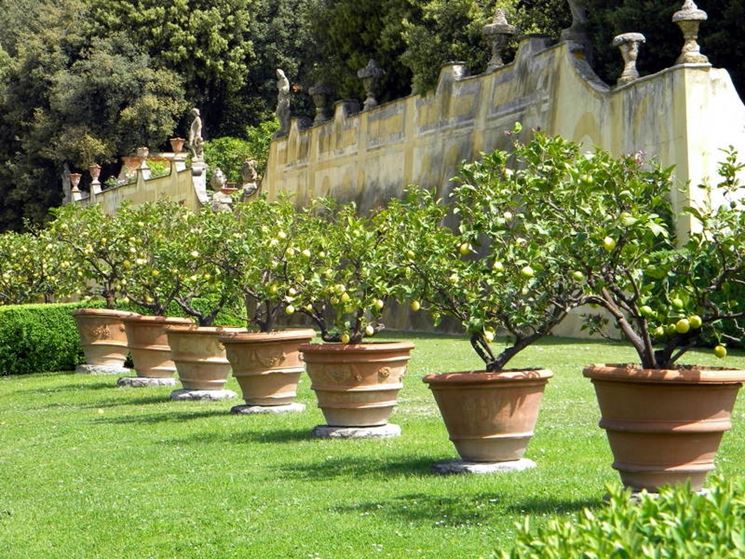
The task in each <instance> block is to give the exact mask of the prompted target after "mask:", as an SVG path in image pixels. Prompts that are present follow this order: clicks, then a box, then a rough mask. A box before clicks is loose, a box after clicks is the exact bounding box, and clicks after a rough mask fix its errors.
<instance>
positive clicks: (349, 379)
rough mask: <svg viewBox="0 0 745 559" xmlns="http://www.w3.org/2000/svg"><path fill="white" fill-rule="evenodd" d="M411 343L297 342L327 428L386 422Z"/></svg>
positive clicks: (391, 411) (392, 407) (374, 424)
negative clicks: (328, 426) (299, 344)
mask: <svg viewBox="0 0 745 559" xmlns="http://www.w3.org/2000/svg"><path fill="white" fill-rule="evenodd" d="M412 349H414V344H411V343H408V342H389V343H372V344H304V345H301V346H300V351H301V353H302V355H303V360H304V361H305V364H306V370H307V371H308V376H310V380H311V382H312V384H311V388H312V389H313V390H314V391H315V393H316V398H317V399H318V407H319V408H321V411H323V415H324V417H325V418H326V422H327V424H328V425H330V426H332V427H374V426H376V425H385V424H386V423H388V419H389V418H390V416H391V414H392V413H393V409H394V408H395V407H396V403H397V396H398V391H399V390H401V388H402V387H403V384H402V383H401V380H402V378H403V376H404V373H405V372H406V364H407V363H408V361H409V356H410V353H411V350H412Z"/></svg>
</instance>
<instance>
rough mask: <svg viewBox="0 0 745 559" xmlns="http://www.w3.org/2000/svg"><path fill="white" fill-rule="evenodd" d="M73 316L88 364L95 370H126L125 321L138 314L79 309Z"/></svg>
mask: <svg viewBox="0 0 745 559" xmlns="http://www.w3.org/2000/svg"><path fill="white" fill-rule="evenodd" d="M72 314H73V316H74V317H75V325H76V326H77V328H78V333H79V334H80V343H81V344H82V346H83V352H84V353H85V361H86V363H87V364H88V365H90V366H92V367H104V368H105V367H111V368H120V369H121V368H123V367H124V360H125V359H126V358H127V352H128V351H129V350H128V348H127V333H126V331H125V329H124V322H122V319H124V318H126V317H130V316H131V317H134V316H138V315H137V314H135V313H131V312H124V311H115V310H110V309H77V310H75V311H73V313H72Z"/></svg>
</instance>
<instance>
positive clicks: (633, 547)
mask: <svg viewBox="0 0 745 559" xmlns="http://www.w3.org/2000/svg"><path fill="white" fill-rule="evenodd" d="M743 525H745V480H743V479H742V478H738V479H736V480H726V481H725V480H724V479H722V478H718V479H714V480H713V483H712V485H711V488H710V491H709V492H708V493H707V494H705V495H699V494H696V493H693V492H692V491H691V489H690V487H685V486H682V487H676V488H663V489H662V490H661V491H660V493H659V495H658V496H650V495H647V494H642V496H641V497H640V499H639V501H638V502H635V501H632V500H631V499H630V494H629V492H628V491H624V490H622V489H620V488H615V489H611V490H610V499H609V502H608V504H607V505H606V506H604V507H603V508H601V509H599V510H595V511H593V510H589V509H584V510H583V511H582V512H580V513H579V514H577V516H576V517H575V518H570V519H566V520H552V521H551V522H549V523H548V525H547V526H545V527H542V528H539V529H537V530H531V529H530V524H529V521H528V520H526V521H525V523H524V524H523V525H521V526H519V527H518V530H519V533H518V538H517V544H516V545H515V547H514V548H513V549H512V550H511V551H510V552H509V553H506V552H503V553H502V555H501V557H502V559H522V558H527V557H530V558H531V559H565V558H567V557H576V558H585V557H586V558H591V557H598V558H599V557H602V558H605V559H622V558H623V559H626V558H629V559H631V558H634V559H643V558H660V559H662V558H664V559H688V558H690V557H717V558H719V559H727V558H735V557H743V556H745V530H743Z"/></svg>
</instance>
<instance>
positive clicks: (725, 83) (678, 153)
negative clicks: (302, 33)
mask: <svg viewBox="0 0 745 559" xmlns="http://www.w3.org/2000/svg"><path fill="white" fill-rule="evenodd" d="M576 48H577V47H576V45H575V44H574V43H569V42H563V43H560V44H558V45H555V46H548V45H547V43H546V41H545V40H544V39H542V38H528V39H526V40H524V41H523V42H522V43H521V45H520V48H519V50H518V53H517V55H516V58H515V60H514V62H513V63H511V64H509V65H507V66H504V67H502V68H499V69H497V70H494V71H492V72H489V73H486V74H482V75H478V76H473V77H467V76H465V75H464V68H463V67H462V66H461V65H458V64H451V65H447V66H445V67H443V69H442V71H441V73H440V79H439V84H438V86H437V89H436V91H435V92H433V93H430V94H428V95H427V96H410V97H407V98H404V99H399V100H396V101H393V102H390V103H387V104H384V105H380V106H378V107H375V108H372V109H370V110H366V111H363V112H358V108H359V104H358V103H357V102H356V101H340V102H338V103H337V104H336V105H335V111H334V116H333V118H332V119H331V120H330V121H327V122H325V123H321V124H317V125H315V126H312V127H310V128H308V129H301V128H300V123H301V121H300V120H297V119H293V121H292V124H291V126H290V131H289V134H288V135H287V136H285V137H281V138H277V139H275V140H274V141H273V142H272V145H271V151H270V156H269V163H268V169H267V173H266V178H265V179H264V182H263V184H262V189H263V191H264V192H266V193H268V195H269V197H270V198H273V197H276V196H277V195H278V194H279V193H280V192H287V193H291V194H293V195H294V196H295V198H296V200H297V203H298V205H305V204H307V203H308V202H309V200H311V199H312V198H314V197H317V196H333V197H335V198H338V199H341V200H345V201H350V200H354V201H356V202H357V203H358V205H359V206H360V207H361V208H362V209H363V210H365V209H368V208H371V207H375V206H378V205H380V204H382V203H384V202H385V200H387V199H389V198H391V197H393V196H399V195H400V194H401V193H402V190H403V189H404V187H405V186H406V185H409V184H419V185H423V186H428V187H437V188H438V189H439V192H440V194H441V195H444V194H446V193H447V190H448V189H449V187H450V185H451V182H450V179H451V178H452V177H453V176H454V175H455V174H456V173H457V169H458V165H459V164H460V162H461V161H463V160H473V159H475V158H477V157H478V155H479V152H482V151H489V150H493V149H495V148H507V147H508V146H509V143H510V140H509V139H508V138H506V137H505V134H504V133H505V131H507V130H511V129H512V127H513V125H514V123H515V122H518V121H519V122H521V123H522V124H523V126H524V129H525V130H530V129H541V130H544V131H545V132H547V133H549V134H559V135H562V136H564V137H566V138H569V139H572V140H575V141H578V142H581V143H583V144H584V145H586V146H587V148H588V149H591V148H592V147H593V146H599V147H601V148H603V149H606V150H609V151H610V152H612V153H616V154H628V153H636V152H639V151H642V152H644V153H645V154H647V156H648V157H655V158H657V159H658V160H659V161H660V162H661V163H662V164H663V165H665V166H670V165H674V166H675V178H676V181H677V184H678V188H676V189H674V191H673V192H671V198H672V200H673V204H674V207H675V209H676V210H677V211H678V213H679V212H680V209H681V208H682V207H684V206H685V205H687V204H689V203H695V202H699V201H701V200H698V197H700V196H703V192H704V191H703V190H702V189H698V188H696V185H698V184H701V183H702V182H704V181H708V180H716V171H717V164H718V162H719V161H720V159H721V152H720V150H721V149H722V148H726V147H727V146H730V145H732V146H735V147H736V148H738V149H739V151H740V153H741V154H743V155H745V106H744V105H743V103H742V101H741V100H740V98H739V96H738V95H737V93H736V91H735V89H734V86H733V85H732V81H731V79H730V76H729V74H728V73H727V71H725V70H721V69H715V68H712V67H711V66H710V65H709V64H683V65H677V66H674V67H671V68H668V69H666V70H664V71H662V72H659V73H657V74H654V75H650V76H645V77H643V78H641V79H636V80H633V81H631V82H630V83H627V84H624V85H622V86H618V87H610V86H608V85H607V84H605V83H603V82H602V81H600V80H599V79H598V78H597V76H596V75H595V74H594V72H593V71H592V69H591V68H590V67H589V65H588V64H587V63H586V62H585V61H584V57H583V56H582V53H581V51H580V50H575V49H576ZM689 184H690V185H693V186H692V187H689V186H688V185H689ZM690 227H691V224H690V222H689V221H688V218H687V216H684V215H682V214H680V213H679V217H678V232H679V234H680V235H681V236H682V237H684V236H685V235H686V233H687V231H689V229H690ZM396 314H397V316H394V317H390V320H389V321H388V322H387V323H388V324H389V325H390V326H392V327H403V326H409V327H411V326H414V327H423V326H425V325H424V324H421V323H419V324H418V323H413V324H412V322H410V321H409V320H408V318H407V317H406V316H404V315H405V313H404V312H402V311H399V312H398V313H396ZM416 320H417V321H421V318H416ZM580 322H581V321H579V320H578V319H577V313H575V314H574V316H571V317H569V319H567V320H566V321H565V322H564V323H563V324H562V325H561V327H560V328H558V329H557V331H556V332H557V333H559V334H562V335H570V336H579V335H581V333H580V330H579V326H580Z"/></svg>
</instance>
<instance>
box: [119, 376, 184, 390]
mask: <svg viewBox="0 0 745 559" xmlns="http://www.w3.org/2000/svg"><path fill="white" fill-rule="evenodd" d="M116 385H117V386H120V387H124V388H147V387H150V386H175V385H176V379H175V378H173V377H122V378H120V379H119V380H118V381H117V383H116Z"/></svg>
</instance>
